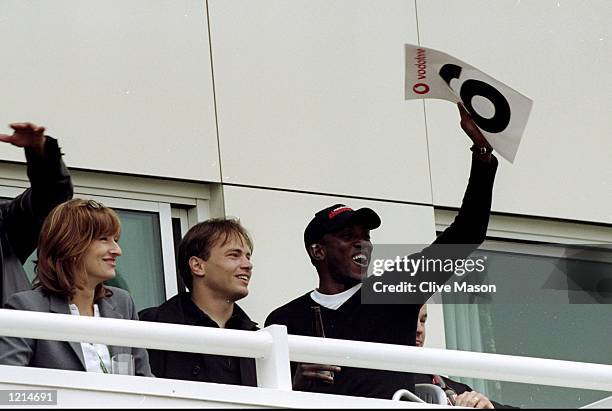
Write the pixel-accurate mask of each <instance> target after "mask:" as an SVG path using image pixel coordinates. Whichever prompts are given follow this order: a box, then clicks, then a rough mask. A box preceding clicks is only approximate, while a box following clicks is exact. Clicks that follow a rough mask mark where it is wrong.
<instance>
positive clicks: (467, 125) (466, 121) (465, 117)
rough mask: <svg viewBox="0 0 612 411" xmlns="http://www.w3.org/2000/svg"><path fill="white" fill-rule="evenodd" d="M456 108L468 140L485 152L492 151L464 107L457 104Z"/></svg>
mask: <svg viewBox="0 0 612 411" xmlns="http://www.w3.org/2000/svg"><path fill="white" fill-rule="evenodd" d="M457 107H459V114H460V115H461V123H460V124H461V128H462V129H463V131H464V132H465V134H467V136H468V137H469V138H470V140H472V142H473V143H474V144H475V145H476V146H477V147H485V148H486V149H487V151H489V152H490V151H491V150H492V148H491V145H490V144H489V142H488V141H487V140H486V139H485V138H484V136H483V135H482V133H481V132H480V130H479V129H478V126H476V123H474V120H473V119H472V116H471V115H470V113H468V111H467V110H466V109H465V107H463V104H461V103H457Z"/></svg>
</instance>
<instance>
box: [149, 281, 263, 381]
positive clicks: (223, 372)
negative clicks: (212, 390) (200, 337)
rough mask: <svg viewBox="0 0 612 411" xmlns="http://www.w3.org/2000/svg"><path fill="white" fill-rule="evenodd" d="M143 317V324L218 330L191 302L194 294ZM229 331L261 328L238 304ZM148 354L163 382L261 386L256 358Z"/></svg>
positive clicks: (155, 373)
mask: <svg viewBox="0 0 612 411" xmlns="http://www.w3.org/2000/svg"><path fill="white" fill-rule="evenodd" d="M196 311H197V313H196ZM139 317H140V319H141V320H143V321H153V322H162V323H172V324H183V325H194V326H204V327H218V326H217V325H216V324H215V323H214V321H212V320H211V319H210V318H209V317H208V316H206V314H204V313H202V312H201V311H199V310H198V309H197V307H196V306H195V304H194V303H193V302H192V301H191V293H180V294H178V295H176V296H174V297H172V298H171V299H170V300H168V301H166V302H165V303H164V304H162V305H161V306H159V307H153V308H147V309H145V310H142V311H141V312H140V313H139ZM198 317H199V318H198ZM226 328H230V329H236V330H246V331H256V330H257V329H258V328H257V324H256V323H254V322H253V321H251V319H250V318H249V317H248V316H247V315H246V313H245V312H244V311H243V310H242V309H241V308H240V307H239V306H238V305H237V304H234V312H233V314H232V317H231V318H230V319H229V321H228V322H227V325H226ZM148 351H149V362H150V364H151V371H152V372H153V374H154V375H155V376H156V377H159V378H172V379H177V380H190V381H202V382H214V383H220V384H237V385H249V386H257V373H256V369H255V360H254V359H252V358H237V357H226V356H221V355H212V354H199V353H190V352H178V351H161V350H152V349H149V350H148Z"/></svg>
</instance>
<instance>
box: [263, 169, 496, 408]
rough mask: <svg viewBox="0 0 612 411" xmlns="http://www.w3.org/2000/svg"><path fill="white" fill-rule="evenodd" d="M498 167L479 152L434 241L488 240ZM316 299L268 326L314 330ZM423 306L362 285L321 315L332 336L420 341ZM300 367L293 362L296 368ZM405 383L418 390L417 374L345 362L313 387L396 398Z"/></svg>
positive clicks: (303, 300) (284, 311)
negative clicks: (370, 295) (329, 380)
mask: <svg viewBox="0 0 612 411" xmlns="http://www.w3.org/2000/svg"><path fill="white" fill-rule="evenodd" d="M496 169H497V159H496V158H495V157H493V158H492V161H491V163H484V162H482V161H479V160H478V159H477V158H476V157H474V159H473V161H472V168H471V173H470V179H469V182H468V186H467V188H466V192H465V195H464V198H463V203H462V205H461V209H460V210H459V214H458V215H457V217H456V218H455V221H454V222H453V224H452V225H451V226H450V227H448V228H447V229H446V230H445V231H444V232H443V233H442V234H440V236H439V237H438V238H437V239H436V241H435V242H434V244H470V245H471V246H468V247H464V248H462V249H461V254H462V255H464V256H467V255H468V254H469V253H470V252H472V251H473V250H474V249H475V248H477V246H478V245H479V244H480V243H481V242H482V241H483V240H484V238H485V235H486V232H487V225H488V221H489V212H490V209H491V198H492V191H493V181H494V179H495V171H496ZM423 252H424V253H425V254H429V253H433V254H435V248H432V246H430V247H428V249H426V250H424V251H423ZM454 257H459V256H457V255H456V256H454ZM314 305H318V304H317V303H315V302H314V301H313V300H312V298H311V297H310V292H309V293H308V294H305V295H303V296H301V297H299V298H297V299H296V300H293V301H291V302H289V303H287V304H286V305H284V306H282V307H280V308H277V309H276V310H274V311H273V312H272V313H271V314H270V315H269V316H268V318H267V319H266V326H268V325H270V324H281V325H285V326H287V329H288V332H289V334H296V335H305V336H313V335H314V332H313V326H312V314H311V308H310V307H311V306H314ZM420 308H421V305H420V304H399V305H382V304H367V305H366V304H364V305H362V304H361V291H359V292H357V293H356V294H355V295H353V296H352V297H351V298H350V299H349V300H348V301H346V302H345V303H344V304H343V305H342V306H340V307H339V308H338V309H337V310H330V309H327V308H325V307H321V316H322V320H323V324H324V327H325V335H326V337H328V338H338V339H345V340H356V341H367V342H377V343H385V344H398V345H409V346H414V345H415V340H416V326H417V320H418V314H419V310H420ZM332 365H334V364H332ZM295 368H296V364H293V365H292V370H293V371H294V372H295ZM402 388H405V389H408V390H411V391H413V390H414V375H413V374H410V373H401V372H394V371H381V370H368V369H362V368H350V367H342V371H341V372H340V373H337V374H336V375H335V377H334V383H333V384H318V385H316V386H314V387H313V388H312V389H309V391H313V392H324V393H331V394H340V395H352V396H359V397H373V398H385V399H391V397H392V396H393V394H394V393H395V391H397V390H398V389H402Z"/></svg>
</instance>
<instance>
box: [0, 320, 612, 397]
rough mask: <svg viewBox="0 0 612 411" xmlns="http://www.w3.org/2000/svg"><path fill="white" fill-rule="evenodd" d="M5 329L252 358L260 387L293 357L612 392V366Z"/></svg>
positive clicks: (106, 327) (282, 336) (132, 333)
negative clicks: (254, 361)
mask: <svg viewBox="0 0 612 411" xmlns="http://www.w3.org/2000/svg"><path fill="white" fill-rule="evenodd" d="M0 335H3V336H9V337H17V336H19V337H25V338H37V339H47V340H60V341H76V342H80V341H87V342H95V343H103V344H108V345H118V346H128V347H130V346H131V347H142V348H153V349H161V350H172V351H188V352H197V353H206V354H217V355H230V356H238V357H247V358H254V359H255V360H256V366H257V377H258V383H259V386H260V387H264V388H274V389H279V390H291V376H290V369H289V360H291V361H298V362H309V363H319V364H334V365H338V366H350V367H361V368H372V369H381V370H392V371H403V372H417V373H428V374H448V375H457V376H466V377H474V378H485V379H495V380H502V381H512V382H520V383H532V384H541V385H552V386H559V387H572V388H583V389H591V390H602V391H612V365H603V364H591V363H581V362H572V361H561V360H547V359H540V358H530V357H518V356H509V355H500V354H484V353H473V352H466V351H453V350H440V349H431V348H417V347H404V346H398V345H389V344H378V343H366V342H359V341H346V340H336V339H330V338H328V339H325V340H321V339H320V338H313V337H303V336H294V335H289V336H288V335H287V332H286V328H285V327H283V326H271V327H267V328H264V329H263V330H260V331H257V332H253V331H238V330H220V329H215V328H208V327H190V326H184V325H177V324H163V323H151V322H145V321H128V320H119V319H112V318H93V317H77V316H71V315H63V314H50V313H37V312H29V311H16V310H5V309H0Z"/></svg>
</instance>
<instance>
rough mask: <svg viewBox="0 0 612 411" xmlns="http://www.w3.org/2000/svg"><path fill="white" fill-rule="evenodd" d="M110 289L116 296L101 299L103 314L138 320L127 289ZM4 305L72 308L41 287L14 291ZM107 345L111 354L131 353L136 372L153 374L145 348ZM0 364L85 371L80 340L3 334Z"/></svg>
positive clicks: (32, 308)
mask: <svg viewBox="0 0 612 411" xmlns="http://www.w3.org/2000/svg"><path fill="white" fill-rule="evenodd" d="M107 288H109V289H110V290H112V292H113V295H112V296H111V297H108V298H103V299H102V300H100V301H98V308H99V309H100V316H102V317H105V318H126V319H128V320H138V313H137V311H136V306H135V305H134V301H132V297H130V295H129V294H128V293H127V291H125V290H122V289H120V288H115V287H107ZM4 308H12V309H15V310H26V311H40V312H47V313H59V314H68V315H70V307H69V306H68V300H67V299H66V298H63V297H59V296H55V295H49V294H46V293H44V292H43V291H42V289H40V288H37V289H35V290H30V291H23V292H20V293H17V294H14V295H13V296H11V298H9V300H8V301H7V302H6V304H4ZM108 348H109V351H110V355H111V357H112V356H113V355H115V354H122V353H126V354H132V355H133V356H134V366H135V368H136V370H135V371H136V375H141V376H148V377H153V374H151V367H150V366H149V356H148V355H147V350H145V349H144V348H129V347H116V346H109V347H108ZM0 364H2V365H20V366H29V367H39V368H58V369H62V370H75V371H85V370H86V368H85V360H84V359H83V350H82V349H81V344H80V343H78V342H67V341H51V340H35V339H30V338H19V337H0Z"/></svg>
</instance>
